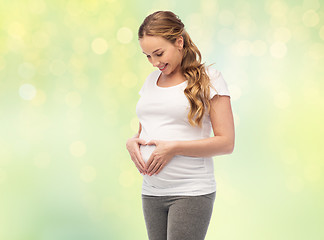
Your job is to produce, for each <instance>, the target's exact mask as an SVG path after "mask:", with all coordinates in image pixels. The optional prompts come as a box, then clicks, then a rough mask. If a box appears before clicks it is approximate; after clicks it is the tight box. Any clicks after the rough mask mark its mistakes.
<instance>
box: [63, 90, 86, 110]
mask: <svg viewBox="0 0 324 240" xmlns="http://www.w3.org/2000/svg"><path fill="white" fill-rule="evenodd" d="M65 102H66V104H67V105H68V106H70V107H73V108H75V107H78V106H79V105H80V104H81V102H82V99H81V96H80V94H79V93H78V92H69V93H68V94H67V95H66V96H65Z"/></svg>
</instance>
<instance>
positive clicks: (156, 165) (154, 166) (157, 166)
mask: <svg viewBox="0 0 324 240" xmlns="http://www.w3.org/2000/svg"><path fill="white" fill-rule="evenodd" d="M145 145H156V148H155V149H154V151H153V152H152V154H151V156H150V158H149V159H148V161H147V162H146V169H147V174H148V175H149V176H152V175H153V174H158V173H159V172H161V170H162V169H163V168H164V167H165V165H167V164H168V162H169V161H170V160H171V159H172V158H173V157H174V155H175V142H174V141H162V140H150V141H148V142H146V143H145Z"/></svg>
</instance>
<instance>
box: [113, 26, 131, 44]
mask: <svg viewBox="0 0 324 240" xmlns="http://www.w3.org/2000/svg"><path fill="white" fill-rule="evenodd" d="M132 39H133V32H132V31H131V30H130V29H129V28H127V27H122V28H120V29H119V30H118V32H117V40H118V41H119V42H121V43H125V44H126V43H129V42H130V41H132Z"/></svg>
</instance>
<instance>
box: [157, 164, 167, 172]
mask: <svg viewBox="0 0 324 240" xmlns="http://www.w3.org/2000/svg"><path fill="white" fill-rule="evenodd" d="M164 166H165V163H163V164H161V165H160V167H159V169H158V170H157V171H156V172H155V174H159V173H160V172H161V170H162V169H163V168H164Z"/></svg>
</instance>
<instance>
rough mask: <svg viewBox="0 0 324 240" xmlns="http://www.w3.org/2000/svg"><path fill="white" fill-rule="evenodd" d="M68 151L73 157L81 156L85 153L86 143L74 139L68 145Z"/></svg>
mask: <svg viewBox="0 0 324 240" xmlns="http://www.w3.org/2000/svg"><path fill="white" fill-rule="evenodd" d="M70 153H71V154H72V155H73V156H75V157H82V156H83V155H84V154H85V153H86V145H85V144H84V143H83V142H81V141H76V142H74V143H72V144H71V145H70Z"/></svg>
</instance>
